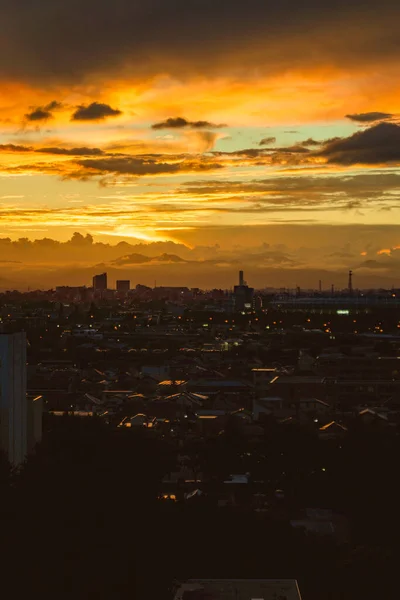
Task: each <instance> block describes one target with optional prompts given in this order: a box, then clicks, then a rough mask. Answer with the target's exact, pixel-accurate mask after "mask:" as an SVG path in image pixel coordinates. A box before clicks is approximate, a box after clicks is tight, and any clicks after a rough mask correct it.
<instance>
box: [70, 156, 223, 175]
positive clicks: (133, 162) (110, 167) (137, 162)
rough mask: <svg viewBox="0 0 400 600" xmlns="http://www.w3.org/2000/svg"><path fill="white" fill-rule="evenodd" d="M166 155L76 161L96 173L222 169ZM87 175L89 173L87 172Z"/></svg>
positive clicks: (209, 164)
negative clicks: (168, 159)
mask: <svg viewBox="0 0 400 600" xmlns="http://www.w3.org/2000/svg"><path fill="white" fill-rule="evenodd" d="M166 159H167V157H166V156H160V157H158V158H157V157H156V155H153V156H148V157H131V156H121V157H116V156H115V157H109V158H108V157H107V158H103V159H87V160H79V161H76V163H77V164H78V165H79V166H80V167H82V169H84V170H88V171H92V172H94V174H101V173H114V174H115V173H118V174H121V175H136V176H140V175H158V174H164V173H166V174H167V173H169V174H174V173H185V172H192V171H200V172H201V171H210V170H213V169H220V168H222V167H223V165H221V164H218V163H215V162H212V161H203V160H190V159H189V160H182V161H179V162H170V163H168V162H165V161H166ZM86 175H87V173H86Z"/></svg>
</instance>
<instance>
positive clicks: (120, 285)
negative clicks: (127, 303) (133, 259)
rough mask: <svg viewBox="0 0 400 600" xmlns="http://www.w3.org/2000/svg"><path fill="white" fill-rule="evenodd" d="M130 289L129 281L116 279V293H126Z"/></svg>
mask: <svg viewBox="0 0 400 600" xmlns="http://www.w3.org/2000/svg"><path fill="white" fill-rule="evenodd" d="M130 289H131V282H130V280H129V279H117V292H121V293H127V292H129V290H130Z"/></svg>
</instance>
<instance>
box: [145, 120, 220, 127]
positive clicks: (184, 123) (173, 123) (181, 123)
mask: <svg viewBox="0 0 400 600" xmlns="http://www.w3.org/2000/svg"><path fill="white" fill-rule="evenodd" d="M151 127H152V129H183V128H184V127H191V128H193V129H206V128H210V129H215V128H218V127H226V125H223V124H216V123H210V122H209V121H188V120H187V119H184V118H183V117H170V118H169V119H166V120H165V121H161V122H160V123H154V125H152V126H151Z"/></svg>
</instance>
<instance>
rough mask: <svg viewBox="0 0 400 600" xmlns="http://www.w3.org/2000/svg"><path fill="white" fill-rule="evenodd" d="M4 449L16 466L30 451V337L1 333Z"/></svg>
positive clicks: (0, 415)
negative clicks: (28, 341)
mask: <svg viewBox="0 0 400 600" xmlns="http://www.w3.org/2000/svg"><path fill="white" fill-rule="evenodd" d="M0 446H1V449H2V450H3V451H4V452H5V454H6V456H7V458H8V460H9V462H10V463H11V464H12V465H13V466H18V465H19V464H21V463H22V462H23V461H24V459H25V457H26V455H27V452H28V449H29V448H28V400H27V397H26V334H25V333H23V332H21V333H0Z"/></svg>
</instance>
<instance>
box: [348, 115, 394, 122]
mask: <svg viewBox="0 0 400 600" xmlns="http://www.w3.org/2000/svg"><path fill="white" fill-rule="evenodd" d="M393 117H394V115H392V114H391V113H385V112H366V113H357V114H353V115H346V119H350V120H351V121H356V122H357V123H373V122H375V121H387V120H388V119H392V118H393Z"/></svg>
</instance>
